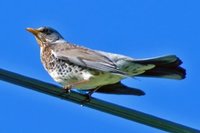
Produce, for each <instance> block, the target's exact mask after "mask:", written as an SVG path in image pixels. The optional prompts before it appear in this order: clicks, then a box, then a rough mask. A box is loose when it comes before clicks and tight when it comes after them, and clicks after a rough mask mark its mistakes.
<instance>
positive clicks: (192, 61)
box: [0, 0, 200, 133]
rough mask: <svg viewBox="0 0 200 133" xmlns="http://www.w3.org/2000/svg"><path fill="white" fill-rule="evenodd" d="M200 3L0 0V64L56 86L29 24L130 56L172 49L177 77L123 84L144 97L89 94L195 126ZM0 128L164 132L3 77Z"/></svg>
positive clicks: (198, 119) (16, 132) (199, 117)
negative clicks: (178, 64)
mask: <svg viewBox="0 0 200 133" xmlns="http://www.w3.org/2000/svg"><path fill="white" fill-rule="evenodd" d="M199 4H200V2H199V1H198V0H193V1H181V0H176V1H173V0H162V1H159V0H151V1H149V0H140V1H139V0H138V1H136V0H126V1H124V0H117V1H116V0H109V1H106V0H101V1H100V0H99V1H94V0H84V1H83V0H82V1H81V0H57V1H53V0H52V1H39V0H34V1H25V0H18V1H14V0H13V1H11V0H1V1H0V14H1V28H0V29H1V37H0V41H1V52H0V68H3V69H7V70H10V71H14V72H17V73H20V74H24V75H27V76H30V77H33V78H37V79H40V80H42V81H47V82H50V83H54V84H56V83H55V82H54V81H53V80H52V79H51V78H50V76H49V75H48V74H47V73H46V72H45V70H44V69H43V67H42V65H41V63H40V57H39V47H38V45H37V44H36V41H35V39H34V38H33V36H32V35H31V34H30V33H28V32H26V31H25V28H26V27H40V26H51V27H54V28H56V29H57V30H58V31H59V32H60V33H61V34H62V35H63V36H64V37H65V39H66V40H68V41H70V42H73V43H76V44H80V45H84V46H86V47H89V48H93V49H98V50H104V51H109V52H114V53H119V54H125V55H128V56H131V57H135V58H142V57H151V56H158V55H163V54H176V55H177V56H179V57H180V58H181V59H182V60H183V62H184V64H183V67H185V68H186V69H187V78H186V79H185V80H182V81H175V80H166V79H153V78H137V79H136V80H135V79H127V80H124V81H123V82H124V83H125V84H127V85H129V86H134V87H137V88H140V89H143V90H144V91H145V92H146V95H145V96H143V97H135V96H116V95H103V94H94V95H93V96H94V97H97V98H99V99H103V100H106V101H109V102H113V103H117V104H119V105H123V106H126V107H129V108H133V109H136V110H139V111H142V112H145V113H149V114H152V115H155V116H158V117H161V118H164V119H168V120H171V121H174V122H178V123H181V124H184V125H187V126H191V127H194V128H198V129H200V113H199V112H200V108H199V107H200V102H199V95H200V89H199V82H200V78H199V75H200V71H199V65H200V63H199V62H200V61H199V58H200V54H199V49H200V47H199V44H200V26H199V24H200V19H199V13H200V8H199ZM0 88H1V89H0V105H1V109H0V132H1V133H26V132H29V133H35V132H43V133H46V132H48V133H54V132H69V131H73V132H77V133H79V132H84V133H85V132H87V133H88V132H90V131H92V132H97V133H100V132H115V133H121V132H122V131H123V132H126V133H129V132H142V133H145V132H148V133H154V132H162V131H160V130H157V129H153V128H151V127H147V126H144V125H141V124H138V123H135V122H131V121H128V120H124V119H122V118H118V117H115V116H111V115H109V114H105V113H102V112H99V111H96V110H92V109H89V108H86V107H81V106H80V105H76V104H73V103H70V102H66V101H63V100H60V99H57V98H54V97H51V96H48V95H45V94H41V93H38V92H34V91H32V90H28V89H25V88H22V87H18V86H15V85H12V84H9V83H6V82H2V81H0Z"/></svg>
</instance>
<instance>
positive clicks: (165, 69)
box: [134, 55, 186, 80]
mask: <svg viewBox="0 0 200 133" xmlns="http://www.w3.org/2000/svg"><path fill="white" fill-rule="evenodd" d="M134 62H135V63H139V64H143V65H147V64H153V65H155V67H154V68H152V69H150V70H146V71H145V72H144V73H142V74H140V75H138V76H144V77H157V78H169V79H179V80H180V79H184V78H185V76H186V70H185V69H184V68H182V67H181V66H180V65H181V64H182V61H181V60H180V59H179V58H178V57H177V56H175V55H167V56H162V57H157V58H149V59H142V60H135V61H134Z"/></svg>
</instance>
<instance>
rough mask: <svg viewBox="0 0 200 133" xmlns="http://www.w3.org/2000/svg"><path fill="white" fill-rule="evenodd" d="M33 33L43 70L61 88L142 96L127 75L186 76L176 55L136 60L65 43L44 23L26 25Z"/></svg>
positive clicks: (89, 92)
mask: <svg viewBox="0 0 200 133" xmlns="http://www.w3.org/2000/svg"><path fill="white" fill-rule="evenodd" d="M26 30H27V31H28V32H30V33H32V34H33V35H34V36H35V39H36V41H37V43H38V44H39V47H40V58H41V62H42V64H43V66H44V68H45V70H46V71H47V72H48V73H49V75H50V76H51V77H52V78H53V79H54V80H55V81H56V82H58V83H59V84H61V85H62V86H63V88H64V90H67V92H70V90H71V89H76V90H80V91H84V92H85V91H87V92H88V93H87V95H88V96H89V97H91V95H92V94H93V93H94V92H99V93H106V94H118V95H136V96H142V95H145V92H144V91H143V90H140V89H137V88H133V87H128V86H126V85H124V84H123V83H122V82H121V81H122V80H123V79H126V78H129V77H131V78H135V77H153V78H167V79H176V80H181V79H184V78H185V77H186V70H185V69H184V68H183V67H181V64H182V61H181V59H180V58H178V57H177V56H176V55H163V56H157V57H152V58H143V59H137V58H132V57H129V56H125V55H121V54H114V53H109V52H104V51H100V50H93V49H90V48H86V47H84V46H79V45H76V44H74V43H71V42H68V41H66V40H65V39H64V37H63V36H62V35H61V34H60V33H59V32H58V31H57V30H55V29H53V28H51V27H48V26H43V27H39V28H26Z"/></svg>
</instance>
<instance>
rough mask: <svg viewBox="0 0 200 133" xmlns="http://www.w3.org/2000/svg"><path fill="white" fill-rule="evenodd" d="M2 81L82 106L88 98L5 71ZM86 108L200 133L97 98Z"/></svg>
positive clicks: (166, 128)
mask: <svg viewBox="0 0 200 133" xmlns="http://www.w3.org/2000/svg"><path fill="white" fill-rule="evenodd" d="M0 80H3V81H6V82H10V83H12V84H16V85H19V86H23V87H25V88H29V89H32V90H35V91H39V92H41V93H45V94H48V95H51V96H54V97H58V98H61V99H64V100H67V101H71V102H74V103H77V104H82V103H83V100H85V98H86V96H84V95H82V94H79V93H77V92H74V91H72V92H71V93H70V94H67V93H64V92H63V89H62V88H61V87H58V86H55V85H53V84H50V83H46V82H43V81H40V80H37V79H33V78H30V77H27V76H23V75H20V74H17V73H14V72H10V71H7V70H3V69H0ZM84 106H87V107H90V108H93V109H96V110H99V111H102V112H105V113H109V114H112V115H115V116H119V117H122V118H125V119H128V120H131V121H134V122H138V123H141V124H144V125H148V126H151V127H154V128H157V129H160V130H164V131H168V132H173V133H200V130H197V129H194V128H191V127H187V126H184V125H181V124H178V123H175V122H172V121H168V120H165V119H162V118H158V117H156V116H152V115H149V114H146V113H143V112H139V111H137V110H133V109H129V108H126V107H122V106H119V105H116V104H113V103H109V102H106V101H102V100H100V99H96V98H91V101H90V102H88V103H85V104H84Z"/></svg>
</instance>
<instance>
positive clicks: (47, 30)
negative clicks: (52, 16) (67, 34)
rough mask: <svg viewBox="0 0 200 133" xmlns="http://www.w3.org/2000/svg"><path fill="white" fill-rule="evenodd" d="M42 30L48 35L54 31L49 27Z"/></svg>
mask: <svg viewBox="0 0 200 133" xmlns="http://www.w3.org/2000/svg"><path fill="white" fill-rule="evenodd" d="M42 32H43V33H45V34H46V35H50V34H51V33H52V32H51V30H49V29H47V28H44V29H43V31H42Z"/></svg>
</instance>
